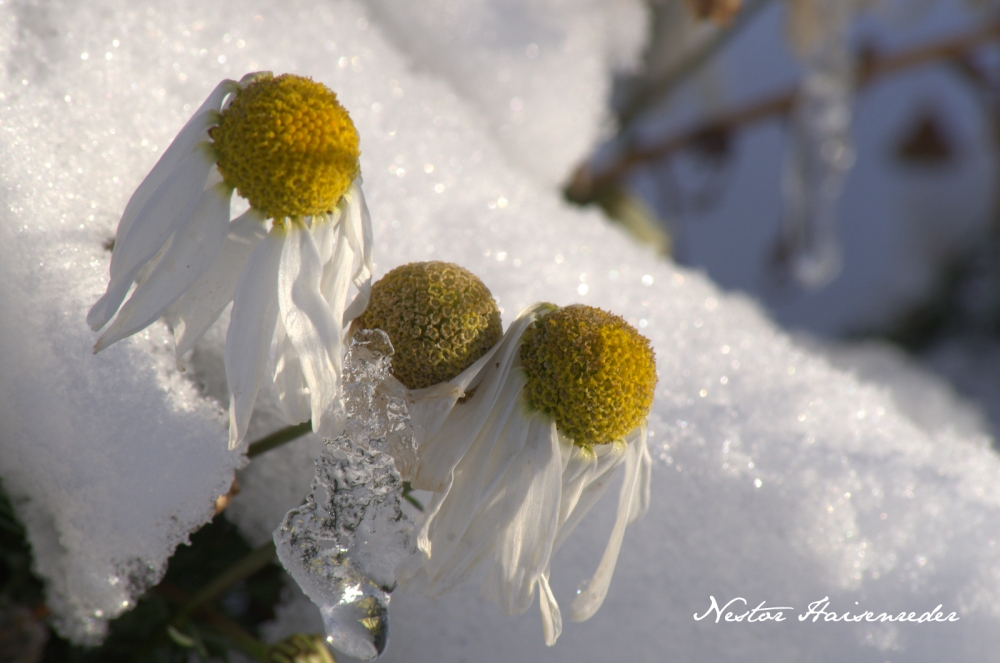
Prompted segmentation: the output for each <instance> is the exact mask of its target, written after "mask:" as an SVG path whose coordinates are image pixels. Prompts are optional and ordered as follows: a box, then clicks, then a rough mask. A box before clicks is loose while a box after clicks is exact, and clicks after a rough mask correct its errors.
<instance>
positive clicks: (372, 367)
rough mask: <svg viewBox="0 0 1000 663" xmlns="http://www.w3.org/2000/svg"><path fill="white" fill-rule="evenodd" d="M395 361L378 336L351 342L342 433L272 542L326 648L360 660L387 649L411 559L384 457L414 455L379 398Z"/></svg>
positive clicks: (396, 485) (387, 401)
mask: <svg viewBox="0 0 1000 663" xmlns="http://www.w3.org/2000/svg"><path fill="white" fill-rule="evenodd" d="M392 352H393V350H392V345H391V344H390V343H389V338H388V336H386V335H385V333H383V332H382V331H380V330H377V329H376V330H364V331H361V332H358V333H357V334H355V335H354V338H353V339H352V341H351V346H350V348H349V350H348V353H347V358H346V360H345V367H344V369H345V370H344V376H345V378H344V401H345V405H346V407H347V413H348V421H347V426H346V428H345V429H344V432H343V433H342V434H341V435H340V437H338V438H337V439H336V440H332V441H328V442H327V444H326V447H325V448H324V449H323V453H322V454H321V455H320V457H319V459H318V460H317V461H316V474H315V477H314V478H313V483H312V489H311V492H310V494H309V496H308V497H307V498H306V502H305V504H304V505H302V506H300V507H298V508H296V509H292V510H291V511H289V512H288V514H287V515H286V516H285V520H284V522H283V523H282V524H281V526H280V527H279V528H278V529H277V530H276V531H275V533H274V542H275V545H276V546H277V549H278V557H279V559H280V560H281V563H282V564H283V565H284V567H285V569H286V570H288V572H289V573H290V574H291V575H292V577H293V578H295V581H296V582H297V583H298V584H299V586H300V587H301V588H302V590H303V591H304V592H305V593H306V594H307V595H308V596H309V598H310V599H312V601H313V602H314V603H315V604H316V605H317V606H319V609H320V612H321V613H322V615H323V622H324V624H325V625H326V633H327V642H328V643H329V644H330V645H331V646H333V647H334V648H335V649H338V650H340V651H342V652H344V653H346V654H348V655H350V656H354V657H357V658H361V659H365V660H371V659H374V658H377V657H378V656H379V655H380V654H381V653H382V652H383V650H384V649H385V645H386V642H387V640H388V636H389V614H388V610H389V593H390V592H391V591H392V590H393V589H394V588H395V585H396V575H395V574H396V567H397V565H398V564H399V562H400V560H402V559H403V558H404V557H405V556H407V555H409V554H411V553H412V551H413V550H414V547H413V544H412V540H413V538H412V531H413V522H412V521H411V520H410V518H409V517H408V516H407V515H406V514H404V513H403V511H402V508H401V499H402V489H403V485H402V480H401V479H400V477H399V473H398V472H397V471H396V469H395V467H394V465H393V460H392V457H391V456H390V455H389V450H390V449H401V448H404V449H405V448H413V439H412V435H411V433H410V428H409V423H408V422H409V418H408V416H407V413H406V406H405V404H404V403H403V402H402V401H401V400H399V399H396V398H391V397H389V396H387V395H385V394H376V387H377V386H378V385H379V384H380V383H381V382H382V380H383V379H385V377H386V375H388V373H389V362H390V356H391V355H392Z"/></svg>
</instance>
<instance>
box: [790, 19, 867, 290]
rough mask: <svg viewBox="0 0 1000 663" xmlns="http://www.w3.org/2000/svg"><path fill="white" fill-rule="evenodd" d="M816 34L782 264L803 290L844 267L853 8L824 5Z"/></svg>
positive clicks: (793, 145)
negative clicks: (840, 212)
mask: <svg viewBox="0 0 1000 663" xmlns="http://www.w3.org/2000/svg"><path fill="white" fill-rule="evenodd" d="M814 8H815V11H816V16H815V17H814V18H815V20H816V23H817V25H816V33H817V34H816V35H815V39H814V40H813V43H811V44H810V45H809V47H808V52H807V53H805V55H804V57H803V63H804V65H805V76H804V79H803V81H802V85H801V87H800V89H799V98H798V100H797V103H796V107H795V110H794V111H793V114H792V122H791V141H790V146H789V151H788V156H787V159H786V163H785V181H784V194H785V214H784V219H783V221H782V228H781V237H780V239H779V244H778V254H777V259H778V262H779V265H780V266H782V267H784V268H786V269H788V270H789V271H790V273H791V276H792V278H793V279H794V280H795V281H796V282H797V283H798V284H799V285H801V286H802V287H805V288H819V287H822V286H824V285H826V284H827V283H829V282H830V281H832V280H833V279H835V278H836V277H837V276H838V275H839V274H840V270H841V267H842V256H841V249H840V240H839V238H838V237H837V202H838V200H839V199H840V193H841V191H842V190H843V187H844V180H845V179H846V177H847V172H848V171H849V170H850V168H851V166H852V165H853V164H854V146H853V142H852V140H851V104H852V102H853V96H854V82H855V81H854V74H855V67H854V64H855V63H854V56H853V54H852V52H851V49H850V45H849V44H848V41H847V28H848V27H849V25H850V19H851V18H852V17H853V15H854V3H853V2H850V1H847V0H845V1H837V2H816V3H814Z"/></svg>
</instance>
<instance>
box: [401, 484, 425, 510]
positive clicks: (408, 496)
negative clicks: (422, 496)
mask: <svg viewBox="0 0 1000 663" xmlns="http://www.w3.org/2000/svg"><path fill="white" fill-rule="evenodd" d="M412 493H413V486H411V485H410V482H409V481H404V482H403V499H404V500H406V501H407V502H409V503H410V504H412V505H413V506H415V507H417V510H418V511H423V510H424V505H423V504H421V503H420V500H418V499H417V498H416V497H414V496H413V495H412Z"/></svg>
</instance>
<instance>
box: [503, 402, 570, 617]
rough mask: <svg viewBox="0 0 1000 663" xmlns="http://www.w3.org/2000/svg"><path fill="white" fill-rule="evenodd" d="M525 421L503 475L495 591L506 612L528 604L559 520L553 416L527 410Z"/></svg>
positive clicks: (559, 486) (559, 463)
mask: <svg viewBox="0 0 1000 663" xmlns="http://www.w3.org/2000/svg"><path fill="white" fill-rule="evenodd" d="M529 421H530V424H529V427H528V434H527V440H526V442H525V444H524V448H523V449H522V451H521V453H519V454H518V455H517V457H516V458H515V459H514V462H513V463H511V465H510V469H509V470H508V471H507V472H506V475H505V477H504V484H505V487H504V488H505V489H504V496H503V517H502V519H503V522H504V529H503V531H502V532H501V533H500V549H499V551H498V553H497V566H498V567H499V573H498V581H499V582H498V584H497V586H496V591H497V602H498V603H499V604H500V605H501V606H502V607H503V608H504V609H505V610H506V611H507V613H508V614H521V613H523V612H524V611H525V610H527V609H528V607H529V606H530V605H531V599H532V596H533V595H534V590H535V583H536V582H538V579H539V576H541V574H542V573H543V572H544V571H545V570H546V569H548V567H549V559H550V557H551V556H552V544H553V540H554V539H555V535H556V530H557V525H558V521H559V498H560V493H561V492H562V459H561V458H560V456H559V434H558V433H557V432H556V424H555V420H554V419H552V418H551V417H549V416H546V415H543V414H540V413H532V414H531V415H529Z"/></svg>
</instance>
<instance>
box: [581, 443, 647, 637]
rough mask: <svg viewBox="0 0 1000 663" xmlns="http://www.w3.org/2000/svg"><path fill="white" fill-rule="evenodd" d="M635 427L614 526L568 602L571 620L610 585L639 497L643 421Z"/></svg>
mask: <svg viewBox="0 0 1000 663" xmlns="http://www.w3.org/2000/svg"><path fill="white" fill-rule="evenodd" d="M639 428H640V432H639V439H638V440H635V441H634V442H633V443H631V444H629V445H628V450H627V451H626V452H625V481H624V483H623V484H622V489H621V494H620V496H619V498H618V512H617V514H616V516H615V526H614V528H613V529H612V530H611V539H610V540H609V541H608V545H607V547H606V548H605V549H604V554H603V555H602V556H601V562H600V564H598V566H597V571H596V572H595V573H594V577H593V578H591V579H590V581H589V582H588V583H587V587H586V589H584V590H583V591H582V592H581V593H580V594H579V595H577V597H576V598H575V599H574V600H573V603H572V605H571V606H570V619H572V620H573V621H577V622H582V621H585V620H587V619H590V618H591V617H593V616H594V613H595V612H597V610H598V608H600V607H601V604H602V603H603V602H604V597H605V596H607V593H608V587H609V586H610V585H611V576H612V575H613V574H614V571H615V564H617V562H618V553H619V552H620V551H621V546H622V538H623V537H624V536H625V526H626V525H627V524H628V521H629V511H630V510H631V509H632V504H633V502H638V501H639V500H638V499H637V496H636V494H635V493H636V488H637V486H638V485H639V482H640V479H639V474H640V470H641V469H642V465H643V460H642V456H643V450H644V448H645V444H646V442H645V441H646V424H645V423H643V424H642V425H641V426H640V427H639Z"/></svg>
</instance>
